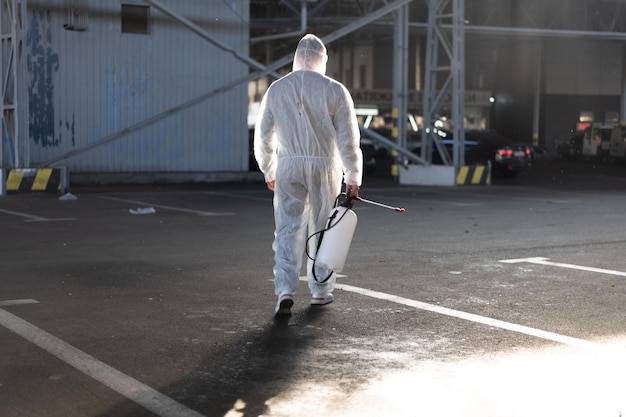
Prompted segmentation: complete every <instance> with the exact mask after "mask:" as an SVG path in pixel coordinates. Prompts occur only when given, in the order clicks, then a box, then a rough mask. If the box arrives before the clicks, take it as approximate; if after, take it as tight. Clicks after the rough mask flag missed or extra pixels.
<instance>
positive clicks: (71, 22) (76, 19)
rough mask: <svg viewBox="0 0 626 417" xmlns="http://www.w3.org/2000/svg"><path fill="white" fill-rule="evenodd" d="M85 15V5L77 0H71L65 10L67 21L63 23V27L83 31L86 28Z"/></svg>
mask: <svg viewBox="0 0 626 417" xmlns="http://www.w3.org/2000/svg"><path fill="white" fill-rule="evenodd" d="M87 17H88V13H87V7H85V6H84V5H81V4H80V2H79V1H76V0H71V1H70V7H69V9H68V10H67V21H66V23H64V24H63V28H64V29H66V30H74V31H77V32H84V31H86V30H87Z"/></svg>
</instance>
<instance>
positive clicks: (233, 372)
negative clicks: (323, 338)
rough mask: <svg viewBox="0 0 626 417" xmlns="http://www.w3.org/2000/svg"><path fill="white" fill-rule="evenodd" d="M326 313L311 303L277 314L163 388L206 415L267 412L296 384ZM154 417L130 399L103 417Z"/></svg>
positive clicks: (253, 416) (249, 415) (252, 416)
mask: <svg viewBox="0 0 626 417" xmlns="http://www.w3.org/2000/svg"><path fill="white" fill-rule="evenodd" d="M328 311H329V310H328V309H326V308H325V307H320V306H310V307H308V308H307V309H305V310H303V311H300V312H297V313H295V314H294V315H293V316H276V317H274V318H272V319H271V320H270V321H269V322H268V323H267V324H266V325H265V327H264V328H263V330H261V331H259V332H258V334H256V335H251V334H246V335H245V336H243V337H241V338H238V339H236V340H234V341H232V342H231V343H229V345H228V346H226V347H224V348H222V349H220V350H219V351H216V352H214V353H212V354H211V356H210V357H206V358H204V360H203V361H202V362H200V364H199V365H198V366H197V367H196V368H195V369H194V370H193V371H191V372H190V374H189V376H188V377H187V378H184V379H182V380H179V381H178V382H176V383H174V384H172V385H170V386H168V387H165V388H163V389H160V390H159V391H160V392H161V393H163V394H164V395H166V396H168V397H170V398H172V399H173V400H174V401H177V402H179V403H181V404H184V405H185V406H187V407H188V408H191V409H193V410H195V411H197V412H198V413H200V414H202V415H204V416H206V417H224V415H226V413H228V412H229V411H230V410H233V409H234V410H236V411H237V412H239V413H240V415H241V416H242V417H258V416H260V415H263V414H267V413H268V411H269V410H268V406H267V402H268V400H270V399H271V398H274V397H276V396H277V395H279V394H280V393H282V392H284V391H285V390H287V389H288V388H289V387H290V386H291V385H292V383H293V382H294V379H293V376H294V374H295V373H296V371H297V370H298V368H299V365H300V363H301V360H302V358H303V357H304V356H305V355H306V354H307V352H308V350H309V347H310V346H311V342H312V341H313V340H314V339H315V338H316V333H318V331H317V330H314V327H312V326H311V325H312V324H313V323H315V322H317V321H318V320H320V319H321V318H322V317H323V316H324V314H325V313H326V312H328ZM152 415H153V414H151V413H149V412H148V411H147V410H145V409H142V407H141V406H139V405H137V404H135V403H133V402H130V401H128V402H125V403H123V404H119V405H118V406H116V407H115V408H114V409H112V410H110V411H109V412H107V413H105V414H102V415H101V417H105V416H106V417H113V416H115V417H131V416H132V417H136V416H142V417H143V416H152Z"/></svg>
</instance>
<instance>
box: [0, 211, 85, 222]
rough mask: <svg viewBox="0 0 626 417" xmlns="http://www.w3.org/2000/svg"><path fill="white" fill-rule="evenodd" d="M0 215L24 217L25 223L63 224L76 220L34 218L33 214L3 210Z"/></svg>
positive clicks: (72, 218) (68, 218)
mask: <svg viewBox="0 0 626 417" xmlns="http://www.w3.org/2000/svg"><path fill="white" fill-rule="evenodd" d="M0 213H4V214H10V215H12V216H18V217H24V218H25V219H26V220H25V221H27V222H65V221H71V220H76V218H74V217H64V218H58V219H50V218H48V217H41V216H35V215H34V214H28V213H22V212H19V211H11V210H4V209H0Z"/></svg>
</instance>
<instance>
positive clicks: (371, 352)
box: [0, 160, 626, 417]
mask: <svg viewBox="0 0 626 417" xmlns="http://www.w3.org/2000/svg"><path fill="white" fill-rule="evenodd" d="M625 173H626V167H621V166H595V165H592V164H590V163H569V162H564V161H558V160H557V161H545V162H540V163H536V164H535V165H534V166H533V167H532V169H531V170H530V171H529V172H524V173H521V174H520V175H518V176H517V177H515V178H506V179H504V178H503V179H494V181H493V184H492V185H491V186H464V187H415V186H401V185H395V184H393V182H392V181H391V180H390V178H388V177H386V176H384V175H380V176H378V177H376V176H372V177H370V178H366V181H365V184H364V186H363V188H362V192H361V195H362V196H363V197H365V198H368V199H371V200H374V201H378V202H383V203H386V204H390V205H393V206H399V207H404V208H406V212H405V213H397V212H395V211H392V210H386V209H383V208H380V207H376V206H372V205H366V204H363V203H358V204H357V205H356V206H355V208H354V210H355V212H356V213H357V215H358V219H359V220H358V226H357V231H356V233H355V237H354V239H353V242H352V246H351V249H350V254H349V258H348V262H347V264H346V267H345V269H344V271H343V272H342V275H341V276H340V278H339V279H338V288H337V290H336V291H335V301H334V302H333V303H332V304H329V305H327V306H323V307H312V306H309V304H308V301H309V294H308V293H307V291H308V290H307V288H306V284H305V283H304V282H302V283H301V288H300V291H299V292H298V294H297V295H296V300H295V305H294V308H293V316H292V317H291V318H289V319H285V320H276V319H275V318H274V317H273V309H274V305H275V295H274V293H273V283H272V265H273V260H272V257H273V253H272V250H271V243H272V239H273V218H272V195H271V192H269V191H268V190H267V189H266V188H265V186H264V184H262V183H254V182H253V183H238V184H194V185H146V186H101V187H95V186H94V187H73V188H71V189H70V192H71V194H72V195H73V196H75V197H76V199H74V200H61V199H59V198H58V197H59V196H56V195H48V194H46V195H41V194H17V195H9V196H3V197H0V228H1V230H2V239H1V240H0V258H1V259H2V274H1V286H0V340H1V343H0V416H3V417H23V416H47V417H56V416H59V417H71V416H80V417H89V416H99V417H104V416H108V417H113V416H115V417H131V416H132V417H135V416H140V417H144V416H146V417H147V416H206V417H237V416H241V417H244V416H245V417H250V416H268V417H269V416H271V417H287V416H290V417H291V416H311V415H320V416H333V417H334V416H342V417H346V416H361V417H363V416H382V417H386V416H429V417H437V416H458V415H462V416H466V417H467V416H476V417H478V416H480V417H489V416H493V417H496V416H497V417H509V416H511V417H513V416H515V417H517V416H524V417H526V416H534V417H536V416H568V417H572V416H591V415H593V416H609V417H618V416H621V415H622V413H624V412H626V388H625V385H624V382H623V377H624V375H625V374H626V372H625V371H626V361H624V357H625V353H626V307H625V303H624V300H625V299H626V258H625V257H624V253H626V237H625V236H626V235H625V226H624V224H625V221H624V219H625V212H624V207H626V193H625V192H624V189H625V186H626V175H625ZM303 274H304V271H303Z"/></svg>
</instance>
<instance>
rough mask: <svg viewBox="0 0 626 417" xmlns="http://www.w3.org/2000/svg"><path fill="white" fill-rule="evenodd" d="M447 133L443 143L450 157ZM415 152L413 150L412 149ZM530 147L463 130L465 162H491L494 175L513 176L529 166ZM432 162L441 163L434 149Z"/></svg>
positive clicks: (490, 135)
mask: <svg viewBox="0 0 626 417" xmlns="http://www.w3.org/2000/svg"><path fill="white" fill-rule="evenodd" d="M451 137H452V135H451V134H447V135H446V138H445V139H443V140H442V143H443V145H444V146H445V148H446V150H447V151H448V153H449V155H450V156H451V157H452V147H453V144H454V141H453V140H452V139H451ZM414 152H415V151H414ZM530 158H531V149H530V147H529V146H528V145H524V144H519V143H516V142H514V141H512V140H511V139H509V138H507V137H504V136H500V135H497V134H494V133H490V132H483V131H478V130H470V131H467V132H465V164H466V165H487V164H488V163H491V167H492V168H491V172H492V174H493V175H496V176H506V177H513V176H515V175H517V174H518V173H519V172H521V171H523V170H524V169H527V168H528V167H529V166H530ZM432 163H433V164H442V159H441V157H440V155H439V153H438V152H437V151H436V150H435V151H434V153H433V158H432Z"/></svg>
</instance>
